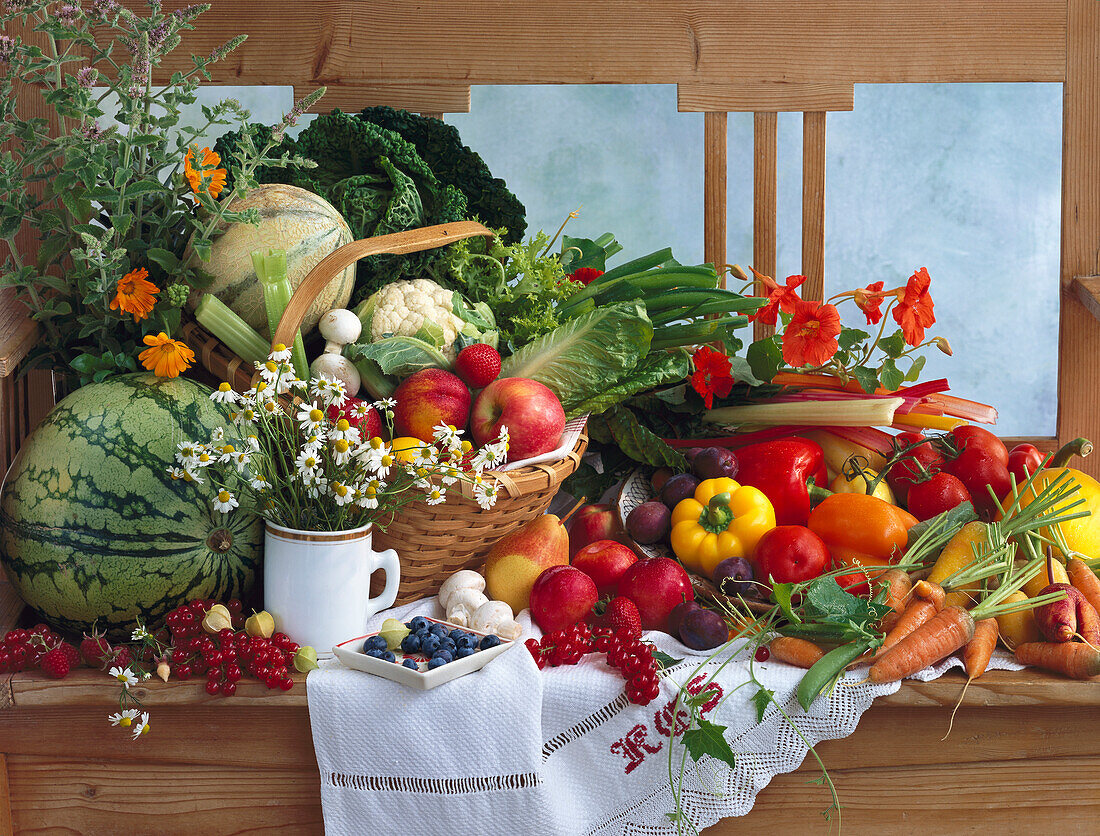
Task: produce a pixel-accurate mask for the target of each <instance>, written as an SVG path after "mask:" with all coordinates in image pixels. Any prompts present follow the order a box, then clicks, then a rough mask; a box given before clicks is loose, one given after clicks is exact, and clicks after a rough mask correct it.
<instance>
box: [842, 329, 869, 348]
mask: <svg viewBox="0 0 1100 836" xmlns="http://www.w3.org/2000/svg"><path fill="white" fill-rule="evenodd" d="M870 336H871V335H870V334H868V333H867V332H866V331H860V330H859V329H858V328H841V329H840V336H839V337H837V340H836V341H837V344H838V345H839V346H840V347H841V349H843V350H845V351H847V350H848V349H850V348H855V347H856V346H857V345H859V344H860V343H861V342H863V341H864V340H866V339H869V338H870Z"/></svg>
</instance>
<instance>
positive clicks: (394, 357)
mask: <svg viewBox="0 0 1100 836" xmlns="http://www.w3.org/2000/svg"><path fill="white" fill-rule="evenodd" d="M344 356H345V357H347V358H348V359H349V360H351V361H352V362H353V363H354V362H355V361H356V360H360V359H367V360H374V361H375V362H376V363H377V364H378V366H379V367H380V368H381V369H382V374H392V375H397V376H398V377H407V376H408V375H410V374H412V373H413V372H418V371H420V370H421V369H432V368H439V369H445V368H448V367H449V366H450V363H448V362H447V358H446V357H444V356H443V355H442V354H440V352H439V350H438V349H437V348H435V347H434V346H432V345H429V344H428V343H426V342H424V341H423V340H418V339H416V337H404V336H398V337H386V338H385V339H382V340H379V341H378V342H374V343H355V344H354V345H349V346H346V347H345V348H344Z"/></svg>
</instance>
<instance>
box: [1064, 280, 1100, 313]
mask: <svg viewBox="0 0 1100 836" xmlns="http://www.w3.org/2000/svg"><path fill="white" fill-rule="evenodd" d="M1070 290H1071V291H1072V292H1073V295H1074V296H1075V297H1077V301H1078V302H1080V303H1081V304H1082V305H1084V306H1085V308H1086V309H1087V310H1088V312H1089V313H1090V314H1092V315H1093V316H1094V317H1096V319H1097V321H1100V276H1078V277H1077V278H1075V279H1073V281H1071V282H1070Z"/></svg>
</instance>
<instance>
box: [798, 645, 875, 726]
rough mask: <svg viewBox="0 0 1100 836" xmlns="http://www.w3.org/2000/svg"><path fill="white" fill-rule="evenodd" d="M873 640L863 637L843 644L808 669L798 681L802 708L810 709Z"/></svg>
mask: <svg viewBox="0 0 1100 836" xmlns="http://www.w3.org/2000/svg"><path fill="white" fill-rule="evenodd" d="M873 641H874V640H873V639H862V640H861V641H854V642H850V643H848V644H842V645H841V646H840V647H836V648H833V649H832V650H830V651H829V652H828V653H826V654H825V655H824V656H822V657H821V658H820V659H819V660H818V661H817V662H815V663H814V666H813V667H812V668H810V669H809V670H808V671H806V675H805V676H803V677H802V681H801V682H799V683H798V688H797V689H796V690H795V695H796V696H797V697H798V704H799V705H801V706H802V709H803V710H804V711H809V710H810V705H811V704H812V703H813V701H814V700H816V699H817V698H818V696H819V695H820V694H821V692H822V691H824V690H825V689H826V688H828V687H829V686H830V685H831V684H832V683H833V682H835V681H836V680H837V678H838V677H839V676H840V675H841V674H843V673H844V669H845V668H846V667H848V665H850V664H851V663H852V662H853V661H855V660H856V659H857V658H859V657H860V656H862V655H863V654H864V653H866V652H867V650H868V649H869V648H870V647H871V644H872V643H873Z"/></svg>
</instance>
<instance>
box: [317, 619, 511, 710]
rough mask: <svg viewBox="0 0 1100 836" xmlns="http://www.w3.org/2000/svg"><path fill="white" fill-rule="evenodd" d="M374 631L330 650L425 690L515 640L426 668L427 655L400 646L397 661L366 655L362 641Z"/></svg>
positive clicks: (475, 667) (353, 664)
mask: <svg viewBox="0 0 1100 836" xmlns="http://www.w3.org/2000/svg"><path fill="white" fill-rule="evenodd" d="M422 617H423V618H424V620H425V621H429V622H431V623H433V624H442V625H443V626H444V627H447V628H449V629H457V630H464V631H465V632H467V633H471V634H473V635H475V636H482V637H484V636H487V635H489V634H488V633H483V632H481V631H479V630H471V629H470V628H468V627H460V626H459V625H457V624H452V623H451V622H449V621H442V620H440V619H438V618H428V617H427V616H422ZM410 620H411V619H410ZM377 634H378V633H377V631H375V632H374V633H364V634H363V635H362V636H357V637H356V638H354V639H348V640H347V641H343V642H340V644H338V645H336V646H335V647H334V648H332V652H333V654H334V655H335V656H336V658H337V659H339V660H340V663H341V664H342V665H344V666H345V667H348V668H352V669H353V670H357V671H363V673H372V674H374V675H375V676H381V677H385V678H386V679H392V680H393V681H394V682H400V683H401V684H402V685H407V686H408V687H410V688H418V689H420V690H421V691H427V690H428V689H430V688H434V687H436V686H437V685H442V684H443V683H444V682H450V681H451V680H452V679H457V678H458V677H460V676H465V675H466V674H468V673H473V672H474V671H479V670H481V669H482V668H483V667H485V666H486V665H487V664H489V663H490V662H491V661H493V659H495V658H497V657H498V656H499V655H500V654H501V653H503V652H504V651H506V650H508V649H509V648H510V647H511V646H512V645H514V644H515V641H512V640H509V639H501V640H500V644H498V645H497V646H496V647H490V648H488V649H487V650H479V651H478V652H477V653H474V654H472V655H470V656H467V657H465V658H464V659H455V660H454V661H453V662H448V663H447V664H445V665H440V666H439V667H438V668H435V669H434V670H428V657H427V656H425V655H424V654H423V653H405V652H403V651H401V650H400V649H399V650H395V651H394V655H395V656H396V657H397V661H396V662H387V661H385V660H384V659H375V658H374V657H373V656H368V655H367V654H366V653H364V652H363V642H364V641H366V640H367V639H368V638H370V637H371V636H375V635H377ZM405 659H412V660H413V661H414V662H416V663H417V669H416V670H413V669H412V668H406V667H405V666H404V665H402V664H401V663H402V662H403V661H404V660H405Z"/></svg>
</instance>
